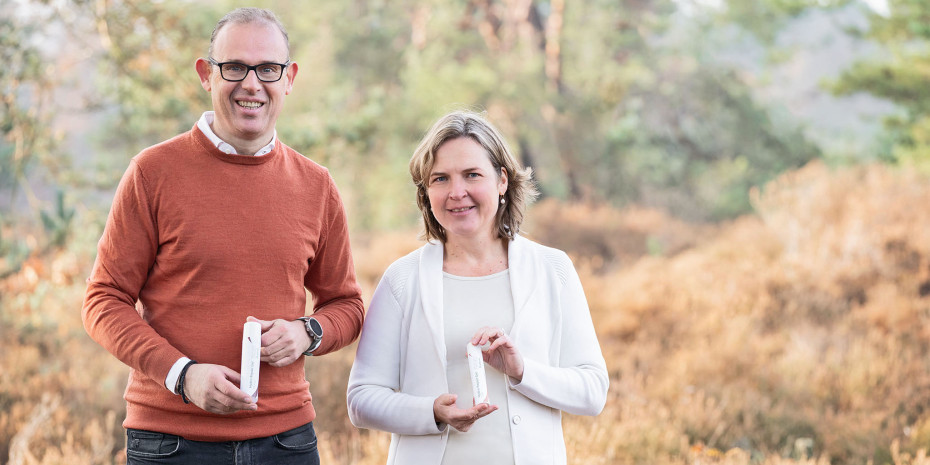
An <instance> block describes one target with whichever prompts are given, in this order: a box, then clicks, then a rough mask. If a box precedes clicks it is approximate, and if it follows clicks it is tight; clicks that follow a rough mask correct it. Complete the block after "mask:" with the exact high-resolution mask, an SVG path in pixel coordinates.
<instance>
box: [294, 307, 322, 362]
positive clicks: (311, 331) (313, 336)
mask: <svg viewBox="0 0 930 465" xmlns="http://www.w3.org/2000/svg"><path fill="white" fill-rule="evenodd" d="M298 320H302V321H303V322H304V329H306V330H307V335H308V336H310V348H309V349H307V350H305V351H304V355H306V356H308V357H309V356H311V355H313V351H314V350H316V348H317V347H320V343H321V342H323V327H322V326H321V325H320V322H319V321H316V318H313V317H308V316H302V317H300V318H298Z"/></svg>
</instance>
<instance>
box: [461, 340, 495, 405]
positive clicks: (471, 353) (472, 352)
mask: <svg viewBox="0 0 930 465" xmlns="http://www.w3.org/2000/svg"><path fill="white" fill-rule="evenodd" d="M465 353H466V355H467V357H468V369H469V371H470V373H471V392H472V399H473V401H474V405H478V404H490V403H491V402H490V400H489V399H488V381H487V378H486V377H485V373H484V358H482V357H481V349H480V348H479V347H477V346H475V345H473V344H471V343H468V345H466V346H465Z"/></svg>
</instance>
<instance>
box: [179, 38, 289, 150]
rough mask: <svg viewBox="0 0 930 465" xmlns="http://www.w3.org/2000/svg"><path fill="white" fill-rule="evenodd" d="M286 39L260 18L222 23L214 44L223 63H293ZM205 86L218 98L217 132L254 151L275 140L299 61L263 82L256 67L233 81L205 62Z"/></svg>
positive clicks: (202, 71) (238, 146) (217, 58)
mask: <svg viewBox="0 0 930 465" xmlns="http://www.w3.org/2000/svg"><path fill="white" fill-rule="evenodd" d="M288 55H289V54H288V50H287V43H286V42H285V39H284V36H283V35H282V34H281V31H279V30H278V29H277V27H275V26H274V25H273V24H270V23H265V22H255V23H248V24H236V23H231V24H227V25H225V26H223V28H222V29H220V31H219V33H218V34H217V36H216V40H215V41H214V43H213V57H212V58H213V59H214V60H215V61H216V62H218V63H223V62H229V61H235V62H239V63H243V64H246V65H249V66H254V65H258V64H262V63H285V62H287V61H288V58H289V56H288ZM197 70H198V73H199V74H200V80H201V84H202V85H203V87H204V89H206V90H207V91H209V92H210V93H211V96H212V97H211V98H212V100H213V111H214V112H215V119H214V121H213V132H214V133H216V135H217V136H219V138H220V139H223V140H224V141H226V142H228V143H230V144H232V146H233V147H236V149H237V150H239V151H240V153H242V150H243V149H245V150H247V151H252V148H255V147H261V146H262V145H264V144H267V143H268V142H270V141H271V138H272V135H273V134H274V127H275V123H276V122H277V120H278V115H279V114H280V113H281V108H282V107H283V105H284V96H285V95H287V94H289V93H290V92H291V88H292V86H293V83H294V76H295V75H296V74H297V65H296V64H293V63H292V64H291V65H290V66H288V67H287V68H286V69H285V71H284V76H283V77H282V78H281V79H280V80H278V81H275V82H263V81H260V80H259V79H258V76H256V74H255V71H249V73H248V74H247V75H246V77H245V79H244V80H242V81H239V82H230V81H227V80H225V79H223V77H222V76H221V74H220V69H219V67H217V66H214V65H211V64H210V63H209V62H207V61H204V60H200V61H199V62H198V67H197Z"/></svg>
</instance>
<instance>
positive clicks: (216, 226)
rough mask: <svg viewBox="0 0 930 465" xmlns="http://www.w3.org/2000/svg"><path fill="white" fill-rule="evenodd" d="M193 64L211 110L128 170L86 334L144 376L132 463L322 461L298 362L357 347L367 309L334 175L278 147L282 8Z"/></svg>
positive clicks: (131, 425)
mask: <svg viewBox="0 0 930 465" xmlns="http://www.w3.org/2000/svg"><path fill="white" fill-rule="evenodd" d="M195 67H196V70H197V74H198V75H199V76H200V82H201V85H202V86H203V88H204V89H205V90H206V91H208V92H210V93H211V98H212V102H213V111H212V112H209V111H208V112H206V113H204V114H203V116H202V117H201V118H200V120H199V121H198V122H197V124H196V125H195V126H194V127H193V128H192V129H191V131H189V132H186V133H183V134H181V135H179V136H176V137H174V138H172V139H170V140H168V141H165V142H163V143H161V144H158V145H155V146H153V147H149V148H148V149H145V150H143V151H142V152H141V153H140V154H139V155H137V156H136V157H134V158H133V159H132V161H131V162H130V165H129V168H128V169H127V171H126V173H125V175H124V176H123V179H122V180H121V181H120V185H119V188H118V189H117V192H116V196H115V198H114V200H113V206H112V209H111V211H110V216H109V218H108V220H107V225H106V228H105V230H104V232H103V236H102V237H101V239H100V243H99V245H98V256H97V260H96V262H95V264H94V269H93V272H92V274H91V277H90V278H89V279H88V287H87V294H86V296H85V300H84V307H83V312H82V315H83V319H84V326H85V328H86V329H87V332H88V333H89V334H90V335H91V337H93V338H94V339H95V340H96V341H97V342H98V343H100V344H101V345H102V346H103V347H105V348H106V349H107V350H109V351H110V352H111V353H113V354H114V355H115V356H116V357H117V358H119V359H120V360H121V361H123V362H124V363H126V364H127V365H129V366H130V367H131V368H132V370H131V371H130V376H129V382H128V386H127V388H126V393H125V398H126V404H127V408H126V419H125V421H124V423H123V425H124V426H125V427H126V428H127V455H128V463H130V464H132V463H141V462H142V461H144V462H145V463H217V462H222V463H227V462H229V463H275V464H287V463H301V464H305V463H319V454H318V453H317V450H316V436H315V433H314V431H313V424H312V421H313V419H314V418H315V416H316V413H315V411H314V409H313V404H312V402H311V396H310V392H309V389H308V386H309V383H308V382H307V380H306V379H305V376H304V370H303V365H304V364H303V363H301V362H302V361H303V358H302V357H301V355H322V354H325V353H328V352H332V351H335V350H337V349H339V348H342V347H344V346H346V345H348V344H349V343H351V342H352V341H353V340H354V339H355V338H356V337H358V334H359V331H360V329H361V324H362V319H363V311H364V310H363V307H362V300H361V293H360V289H359V286H358V284H357V283H356V279H355V270H354V267H353V264H352V260H351V253H350V248H349V238H348V232H347V231H348V230H347V223H346V216H345V210H344V207H343V205H342V202H341V200H340V198H339V195H338V192H337V191H336V187H335V185H334V183H333V180H332V178H331V177H330V175H329V173H328V171H327V170H326V169H325V168H323V167H321V166H319V165H317V164H316V163H314V162H312V161H310V160H308V159H307V158H305V157H303V156H301V155H300V154H299V153H297V152H295V151H294V150H293V149H291V148H290V147H288V146H286V145H284V144H283V143H282V142H281V141H279V140H277V137H276V132H275V122H276V121H277V118H278V114H279V113H280V111H281V107H282V105H283V103H284V97H285V96H286V95H288V94H289V93H290V92H291V89H292V86H293V84H294V77H295V76H296V75H297V64H296V63H293V62H291V61H290V53H289V49H288V38H287V33H286V32H285V30H284V27H283V25H281V23H280V21H278V19H277V18H276V17H275V16H274V14H273V13H271V12H270V11H267V10H260V9H255V8H241V9H237V10H234V11H232V12H230V13H229V14H227V15H226V16H225V17H224V18H223V19H221V20H220V21H219V23H217V25H216V28H215V29H214V31H213V36H212V37H211V39H210V50H209V53H208V57H207V58H200V59H198V60H197V61H196V65H195ZM305 288H306V290H309V291H310V293H311V294H312V296H313V300H314V310H313V315H312V317H311V318H306V317H304V313H305V304H306V295H307V294H306V291H305ZM137 304H138V305H137ZM246 321H257V322H259V323H260V324H261V329H262V336H261V346H262V349H261V361H262V362H265V363H262V365H261V368H260V375H259V389H258V399H257V401H256V400H253V398H252V397H251V396H250V395H249V394H247V393H245V392H244V391H242V390H241V389H239V383H240V377H239V373H238V369H239V367H240V356H241V347H242V334H243V325H244V323H245V322H246Z"/></svg>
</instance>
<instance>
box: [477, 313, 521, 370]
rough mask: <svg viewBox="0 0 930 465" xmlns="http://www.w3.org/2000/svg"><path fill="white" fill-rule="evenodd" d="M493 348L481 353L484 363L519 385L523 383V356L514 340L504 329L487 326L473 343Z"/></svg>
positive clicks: (479, 332)
mask: <svg viewBox="0 0 930 465" xmlns="http://www.w3.org/2000/svg"><path fill="white" fill-rule="evenodd" d="M489 342H490V343H491V346H490V347H488V348H487V349H486V350H482V351H481V356H482V357H483V358H484V362H485V363H487V364H489V365H491V366H492V367H494V369H496V370H497V371H499V372H501V373H503V374H505V375H507V376H509V377H511V378H513V379H515V380H516V381H517V383H519V382H521V381H523V356H522V355H520V351H519V350H518V349H517V346H516V345H515V344H514V343H513V339H510V336H508V335H507V333H506V332H505V331H504V329H503V328H492V327H490V326H485V327H483V328H481V329H479V330H478V331H477V332H475V335H474V336H472V338H471V343H472V344H474V345H476V346H478V347H481V346H483V345H485V344H487V343H489Z"/></svg>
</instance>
